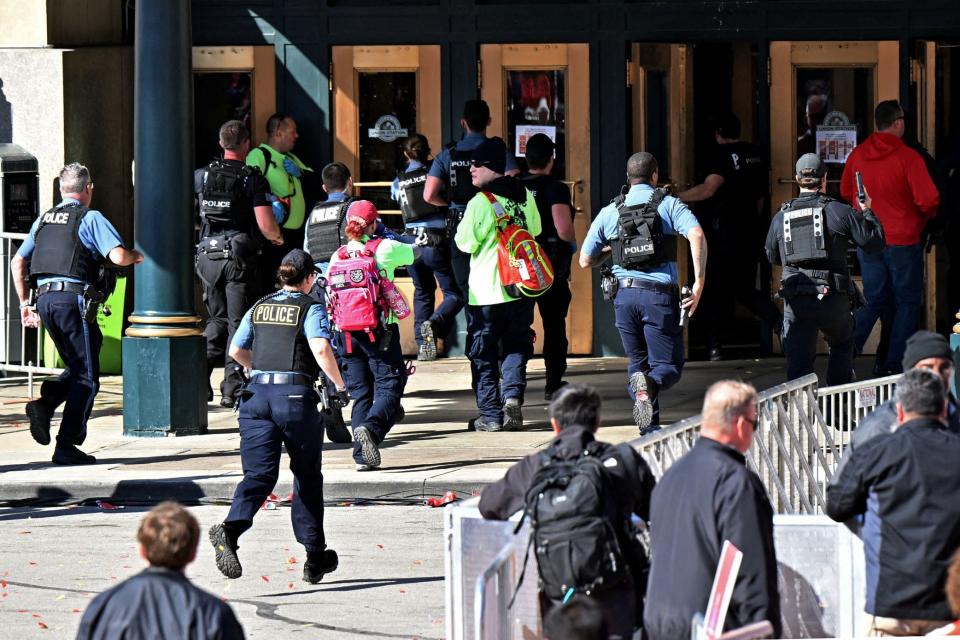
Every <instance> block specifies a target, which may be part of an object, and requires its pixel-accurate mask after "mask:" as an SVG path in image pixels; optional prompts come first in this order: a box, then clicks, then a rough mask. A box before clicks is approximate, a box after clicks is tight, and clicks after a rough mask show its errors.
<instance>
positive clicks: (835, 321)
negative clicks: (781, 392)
mask: <svg viewBox="0 0 960 640" xmlns="http://www.w3.org/2000/svg"><path fill="white" fill-rule="evenodd" d="M820 331H822V332H823V337H824V339H826V341H827V344H828V345H829V346H830V359H829V360H828V361H827V379H826V383H827V386H832V385H837V384H846V383H848V382H850V379H851V372H852V369H853V316H852V315H850V299H849V298H848V297H847V294H846V293H831V294H830V295H827V296H824V298H823V299H822V300H821V299H818V298H817V296H814V295H803V296H792V297H790V298H789V299H788V300H787V301H786V304H784V305H783V351H784V354H785V355H786V356H787V380H794V379H796V378H800V377H803V376H805V375H807V374H808V373H813V363H814V361H815V360H816V359H817V334H818V333H819V332H820Z"/></svg>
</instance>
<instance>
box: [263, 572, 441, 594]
mask: <svg viewBox="0 0 960 640" xmlns="http://www.w3.org/2000/svg"><path fill="white" fill-rule="evenodd" d="M442 580H443V576H425V577H422V578H365V579H356V580H334V581H332V582H324V583H323V584H324V585H339V586H334V587H330V588H321V589H307V590H298V591H296V592H291V591H280V592H278V593H267V594H264V595H263V596H261V597H263V598H287V597H289V596H297V595H301V596H302V595H304V594H309V593H323V592H325V591H361V590H363V589H376V588H378V587H393V586H396V585H405V584H421V583H424V582H440V581H442Z"/></svg>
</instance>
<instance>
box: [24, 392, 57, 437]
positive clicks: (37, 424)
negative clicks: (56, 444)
mask: <svg viewBox="0 0 960 640" xmlns="http://www.w3.org/2000/svg"><path fill="white" fill-rule="evenodd" d="M27 417H28V418H30V435H31V436H33V439H34V440H36V441H37V443H38V444H42V445H48V444H50V419H51V418H52V417H53V411H50V408H49V407H47V405H46V404H44V402H43V400H31V401H30V402H28V403H27Z"/></svg>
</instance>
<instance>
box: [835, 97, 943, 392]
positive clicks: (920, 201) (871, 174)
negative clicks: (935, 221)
mask: <svg viewBox="0 0 960 640" xmlns="http://www.w3.org/2000/svg"><path fill="white" fill-rule="evenodd" d="M873 119H874V124H875V125H876V128H877V130H876V131H875V132H874V133H872V134H871V135H870V137H868V138H867V139H866V140H865V141H864V142H863V144H861V145H859V146H858V147H857V148H856V149H854V150H853V153H851V154H850V157H849V158H848V159H847V164H846V166H845V167H844V169H843V177H842V178H841V180H840V195H841V196H843V198H844V199H845V200H846V201H848V202H853V201H854V198H856V197H857V182H856V172H857V171H859V172H860V173H861V175H862V177H863V184H864V188H865V189H866V191H867V193H869V194H870V197H871V199H872V200H873V210H874V213H876V216H877V218H879V219H880V225H881V226H882V227H883V232H884V235H885V236H886V239H887V246H886V248H885V249H884V250H883V251H882V252H880V253H875V254H872V255H871V254H867V253H866V252H864V251H863V250H862V249H857V256H858V257H859V258H860V268H861V271H862V273H863V295H864V297H865V298H866V301H867V304H866V305H865V306H864V307H863V308H862V309H860V310H859V311H857V313H856V329H855V331H854V341H855V344H856V348H857V350H858V351H860V350H861V349H863V345H864V343H865V342H866V341H867V338H868V337H869V336H870V332H871V331H872V330H873V325H874V324H875V323H876V322H877V319H878V318H880V317H882V316H883V315H884V313H885V312H889V313H890V314H891V315H892V317H893V329H892V331H891V334H890V347H889V349H888V350H887V357H886V365H885V368H886V373H898V372H899V371H900V361H901V359H902V358H903V349H904V346H905V344H906V341H907V338H909V337H910V336H911V335H912V334H913V332H914V331H916V329H917V322H918V321H919V318H920V303H921V292H922V291H923V243H922V241H921V234H922V232H923V228H924V226H925V225H926V223H927V221H928V220H930V219H931V218H933V217H934V215H935V214H936V210H937V205H938V204H939V203H940V193H939V192H938V191H937V188H936V186H934V184H933V180H931V179H930V174H929V173H927V169H926V166H925V165H924V163H923V158H921V157H920V154H919V153H917V152H916V151H914V150H913V149H910V148H909V147H907V146H906V145H905V144H904V143H903V141H902V140H901V138H902V137H903V132H904V129H905V122H904V115H903V109H902V108H901V107H900V104H899V103H898V102H897V101H896V100H885V101H883V102H881V103H880V104H878V105H877V108H876V109H875V110H874V117H873ZM891 305H893V309H890V306H891Z"/></svg>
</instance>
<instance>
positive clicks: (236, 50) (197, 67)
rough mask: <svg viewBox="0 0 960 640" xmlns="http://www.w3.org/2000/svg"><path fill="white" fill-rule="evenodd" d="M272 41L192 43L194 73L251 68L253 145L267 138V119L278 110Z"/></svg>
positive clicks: (227, 71) (239, 70)
mask: <svg viewBox="0 0 960 640" xmlns="http://www.w3.org/2000/svg"><path fill="white" fill-rule="evenodd" d="M275 56H276V54H275V52H274V48H273V45H269V46H256V47H235V46H219V47H216V46H215V47H193V48H192V58H193V72H194V73H224V72H226V73H230V72H249V73H250V74H251V78H250V80H251V82H250V99H251V102H252V111H253V122H252V131H251V132H250V140H251V143H252V144H251V146H256V145H258V144H260V143H262V142H266V141H267V120H268V119H269V118H270V116H272V115H273V114H274V113H275V112H276V110H277V77H276V75H277V69H276V62H275V60H274V58H275Z"/></svg>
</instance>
